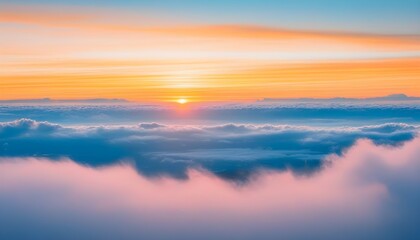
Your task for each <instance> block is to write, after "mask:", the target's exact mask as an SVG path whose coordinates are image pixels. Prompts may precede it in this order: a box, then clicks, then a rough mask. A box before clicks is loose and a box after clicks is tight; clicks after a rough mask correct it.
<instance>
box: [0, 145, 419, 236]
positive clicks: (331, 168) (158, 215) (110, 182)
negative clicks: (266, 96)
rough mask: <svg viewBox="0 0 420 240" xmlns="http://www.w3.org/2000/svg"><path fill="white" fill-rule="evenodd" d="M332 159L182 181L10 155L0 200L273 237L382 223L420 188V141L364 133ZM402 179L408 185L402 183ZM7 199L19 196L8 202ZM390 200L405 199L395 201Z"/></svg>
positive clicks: (139, 228)
mask: <svg viewBox="0 0 420 240" xmlns="http://www.w3.org/2000/svg"><path fill="white" fill-rule="evenodd" d="M327 161H330V164H329V165H328V166H327V167H326V168H325V169H323V170H322V171H320V172H318V173H316V174H315V175H313V176H309V177H299V176H295V175H293V174H292V173H291V172H288V171H287V172H283V173H278V172H261V173H260V174H259V176H258V177H256V178H255V179H253V181H251V182H250V183H249V184H246V185H244V186H237V185H233V184H232V183H229V182H226V181H223V180H221V179H219V178H217V177H216V176H214V175H211V174H210V173H207V172H203V171H200V170H191V171H189V180H186V181H179V180H174V179H171V178H167V177H162V178H158V179H148V178H145V177H142V176H140V175H138V174H137V173H136V171H135V170H134V169H133V168H132V167H131V166H128V165H117V166H112V167H106V168H98V169H95V168H89V167H85V166H81V165H77V164H76V163H74V162H72V161H70V160H65V159H64V160H62V161H58V162H52V161H50V160H47V159H42V158H25V159H18V158H11V159H8V158H3V159H1V163H0V176H1V177H0V178H1V181H0V196H2V198H0V205H1V206H2V207H5V205H7V204H8V205H9V206H6V207H7V208H8V209H15V211H17V212H19V211H25V212H26V213H27V214H34V213H33V212H32V210H33V209H35V208H38V209H43V210H44V211H43V214H44V216H43V217H44V219H46V221H48V219H49V217H50V216H55V217H58V218H60V216H65V214H68V213H70V212H71V213H72V214H76V216H77V218H80V219H81V220H82V219H83V218H84V217H83V216H90V217H93V219H95V218H96V216H97V218H98V221H102V220H103V219H102V218H103V217H104V216H105V219H106V218H110V219H111V218H112V216H113V215H114V214H122V218H123V219H124V220H127V221H128V222H129V223H130V224H128V225H129V226H131V227H127V228H128V229H126V230H125V231H128V232H132V233H133V236H134V235H135V234H140V235H141V234H146V235H147V236H155V237H156V236H160V237H165V236H166V235H160V234H168V233H174V234H178V235H177V236H182V235H185V234H186V235H185V236H187V235H188V236H191V235H194V234H196V235H199V234H203V232H211V229H213V230H215V231H216V232H215V233H214V234H216V235H217V234H221V236H225V235H226V234H235V236H237V234H245V235H244V236H248V237H250V236H252V234H256V233H258V232H264V233H265V234H268V235H267V236H266V237H267V238H270V236H271V237H273V238H274V236H275V235H276V233H281V234H283V235H284V236H296V235H299V236H305V234H306V233H302V232H301V230H302V228H304V229H306V230H307V231H314V232H315V233H314V234H318V235H319V236H329V237H332V236H336V235H335V234H339V232H337V231H338V229H339V228H340V227H342V228H343V227H344V228H348V229H355V228H356V229H359V230H360V229H363V228H364V227H366V226H369V227H373V226H376V227H377V226H380V224H381V222H382V219H381V218H382V217H383V216H386V215H387V213H386V211H388V210H389V211H391V210H392V211H393V212H397V213H398V211H399V209H400V208H404V207H405V206H404V204H405V203H409V202H412V200H413V198H414V197H415V196H416V194H417V195H418V190H417V191H416V190H414V192H413V191H412V189H411V190H410V189H409V187H410V186H414V185H417V184H419V183H420V177H419V176H418V172H419V171H420V138H417V139H415V140H413V141H411V142H408V143H406V144H404V145H403V146H400V147H390V146H376V145H374V144H373V143H372V142H370V141H368V140H360V141H358V142H357V143H356V144H355V145H354V146H353V147H352V148H350V149H349V150H348V151H347V152H346V153H345V154H344V156H341V157H340V156H334V155H331V156H329V157H328V158H327ZM401 185H403V186H407V191H406V192H404V191H403V192H401V191H400V190H398V189H396V188H395V186H401ZM408 190H410V191H408ZM5 198H7V199H14V200H16V201H11V202H1V199H5ZM24 199H25V200H24ZM392 199H394V200H395V199H402V201H397V202H395V201H394V202H393V204H391V205H388V203H389V200H392ZM22 209H26V210H22ZM412 210H413V211H418V210H419V207H417V208H416V209H412ZM31 212H32V213H31ZM401 214H403V213H401ZM17 215H19V214H17ZM7 217H8V218H14V217H16V216H14V214H10V215H9V216H7ZM407 221H408V220H407ZM140 222H141V223H145V222H146V223H147V224H146V225H147V226H148V227H144V225H142V224H137V223H140ZM74 224H77V223H74ZM336 228H337V229H336ZM148 229H149V230H148ZM150 229H161V230H162V232H160V233H159V232H154V230H150ZM197 229H201V230H200V231H199V230H197ZM397 230H398V229H397ZM97 231H108V230H107V229H97ZM384 231H386V230H384ZM356 232H357V230H356ZM249 234H251V235H249ZM270 234H271V235H270ZM302 234H303V235H302ZM168 236H170V234H169V235H168ZM168 236H166V237H168ZM308 236H310V235H308Z"/></svg>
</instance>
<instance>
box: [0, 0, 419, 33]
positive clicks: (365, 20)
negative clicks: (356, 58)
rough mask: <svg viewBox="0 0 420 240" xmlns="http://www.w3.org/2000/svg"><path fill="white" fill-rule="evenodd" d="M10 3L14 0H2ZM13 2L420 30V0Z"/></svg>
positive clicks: (290, 24) (214, 19)
mask: <svg viewBox="0 0 420 240" xmlns="http://www.w3.org/2000/svg"><path fill="white" fill-rule="evenodd" d="M0 3H6V4H10V1H4V0H2V1H0ZM13 4H31V5H32V4H34V5H47V6H48V5H64V6H89V7H99V8H102V7H105V8H107V7H111V8H115V7H117V8H123V9H124V8H126V9H129V10H132V11H136V12H141V13H143V12H146V13H148V14H150V13H159V14H165V15H168V16H173V17H177V18H184V19H187V20H194V21H196V22H204V23H247V24H258V25H267V26H276V27H285V28H293V29H309V30H319V29H320V30H327V31H350V32H366V33H384V34H419V33H420V24H419V22H420V1H419V0H372V1H363V0H353V1H334V0H317V1H311V0H301V1H293V0H277V1H274V0H265V1H257V0H246V1H221V0H216V1H202V0H199V1H192V0H184V1H134V0H122V1H114V0H104V1H82V0H75V1H50V0H17V1H13Z"/></svg>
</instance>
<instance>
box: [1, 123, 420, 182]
mask: <svg viewBox="0 0 420 240" xmlns="http://www.w3.org/2000/svg"><path fill="white" fill-rule="evenodd" d="M417 131H418V127H417V126H415V125H407V124H402V123H399V124H398V123H389V124H382V125H372V126H362V127H336V128H333V127H330V128H325V127H308V126H292V125H252V124H245V125H241V124H224V125H214V126H212V125H205V126H178V125H162V124H158V123H141V124H137V125H127V126H91V127H81V126H78V127H69V126H61V125H57V124H51V123H48V122H37V121H34V120H30V119H21V120H17V121H12V122H5V123H1V124H0V156H6V157H34V156H35V157H48V158H52V159H60V158H63V157H68V158H70V159H72V160H74V161H76V162H77V163H80V164H84V165H88V166H93V167H103V166H109V165H116V164H121V163H129V164H132V165H133V166H135V168H136V169H137V171H138V172H139V173H141V174H143V175H145V176H161V175H169V176H172V177H176V178H183V179H185V178H187V177H188V175H187V170H188V169H190V168H202V169H205V170H206V171H209V172H212V173H213V174H216V175H219V176H221V177H223V178H225V179H233V180H247V179H248V178H249V177H250V176H252V174H253V173H256V172H258V171H260V170H261V169H272V170H286V169H291V170H292V171H294V172H295V173H313V172H315V171H317V170H319V169H321V168H322V166H323V165H324V162H323V158H324V156H325V155H327V154H332V153H336V154H341V153H342V151H343V150H344V149H346V148H348V147H350V146H351V145H352V144H353V143H354V142H355V141H356V140H357V139H360V138H367V139H371V140H372V141H374V142H375V143H376V144H385V145H400V144H401V143H403V142H405V141H407V140H411V139H413V138H414V137H415V135H416V134H417Z"/></svg>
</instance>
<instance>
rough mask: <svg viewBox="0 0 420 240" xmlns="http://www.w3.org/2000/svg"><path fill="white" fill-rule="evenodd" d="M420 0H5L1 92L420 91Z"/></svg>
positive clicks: (237, 95)
mask: <svg viewBox="0 0 420 240" xmlns="http://www.w3.org/2000/svg"><path fill="white" fill-rule="evenodd" d="M419 16H420V3H419V1H414V0H404V1H393V0H387V1H369V2H366V1H359V0H357V1H351V2H349V1H327V0H324V1H253V0H249V1H241V2H238V1H211V2H208V1H89V2H86V1H13V3H11V2H10V1H0V30H1V32H2V38H1V39H0V53H1V54H0V88H1V89H7V91H2V94H1V95H0V99H2V100H6V99H34V98H54V99H87V98H121V99H128V100H130V101H136V102H158V103H165V102H176V101H177V100H179V99H180V98H183V99H187V100H188V101H189V102H213V101H254V100H257V99H262V98H300V97H316V98H330V97H358V98H364V97H375V96H384V95H389V94H394V93H404V94H407V95H411V96H418V95H420V84H419V77H420V70H419V69H420V67H419V66H420V60H419V55H420V38H419V34H420V25H419V24H418V23H419V22H420V19H419Z"/></svg>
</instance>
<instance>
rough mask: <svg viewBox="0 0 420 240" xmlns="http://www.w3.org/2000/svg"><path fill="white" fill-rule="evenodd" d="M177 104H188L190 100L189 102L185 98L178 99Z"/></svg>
mask: <svg viewBox="0 0 420 240" xmlns="http://www.w3.org/2000/svg"><path fill="white" fill-rule="evenodd" d="M177 102H178V103H179V104H186V103H187V102H188V100H187V99H185V98H180V99H178V100H177Z"/></svg>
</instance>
